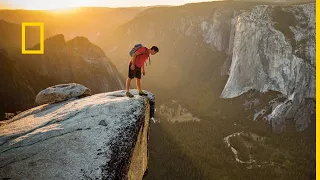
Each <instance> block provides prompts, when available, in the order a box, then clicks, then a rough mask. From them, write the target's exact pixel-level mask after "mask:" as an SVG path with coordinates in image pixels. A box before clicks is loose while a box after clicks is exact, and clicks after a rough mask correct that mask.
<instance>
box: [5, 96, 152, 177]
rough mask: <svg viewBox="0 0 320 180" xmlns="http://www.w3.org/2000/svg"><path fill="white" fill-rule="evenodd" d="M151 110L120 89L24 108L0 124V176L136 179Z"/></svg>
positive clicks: (148, 101)
mask: <svg viewBox="0 0 320 180" xmlns="http://www.w3.org/2000/svg"><path fill="white" fill-rule="evenodd" d="M133 94H137V92H134V93H133ZM153 114H154V95H152V94H151V93H148V97H141V96H137V95H136V96H135V97H134V98H128V97H125V91H115V92H109V93H101V94H95V95H92V96H87V97H83V98H80V97H73V98H71V99H68V100H66V101H62V102H58V103H53V104H44V105H41V106H37V107H35V108H32V109H29V110H27V111H24V112H22V113H20V114H18V115H17V116H15V117H13V119H11V120H9V121H8V122H7V123H5V124H4V125H3V126H1V127H0V179H34V180H36V179H39V180H40V179H142V177H143V176H144V174H145V172H146V169H147V164H148V149H147V144H148V130H149V120H150V117H152V116H153Z"/></svg>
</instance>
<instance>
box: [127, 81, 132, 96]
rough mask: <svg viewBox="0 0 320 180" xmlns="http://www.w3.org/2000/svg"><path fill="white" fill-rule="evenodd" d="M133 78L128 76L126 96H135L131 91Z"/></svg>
mask: <svg viewBox="0 0 320 180" xmlns="http://www.w3.org/2000/svg"><path fill="white" fill-rule="evenodd" d="M131 80H132V79H130V78H127V81H126V96H128V97H133V95H132V94H131V93H130V92H129V88H130V83H131Z"/></svg>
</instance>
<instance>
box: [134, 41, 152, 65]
mask: <svg viewBox="0 0 320 180" xmlns="http://www.w3.org/2000/svg"><path fill="white" fill-rule="evenodd" d="M141 47H143V46H142V44H136V45H134V47H133V48H132V49H131V51H130V52H129V54H130V56H131V57H132V56H133V54H134V53H135V52H136V51H137V50H138V49H139V48H141ZM138 56H139V55H138ZM150 64H151V63H150V56H149V65H150ZM146 65H147V63H146Z"/></svg>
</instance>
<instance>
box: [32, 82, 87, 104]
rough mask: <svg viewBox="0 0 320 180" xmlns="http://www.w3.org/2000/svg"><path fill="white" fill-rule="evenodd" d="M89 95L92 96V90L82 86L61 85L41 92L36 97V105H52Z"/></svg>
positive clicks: (73, 84)
mask: <svg viewBox="0 0 320 180" xmlns="http://www.w3.org/2000/svg"><path fill="white" fill-rule="evenodd" d="M87 95H91V91H90V89H88V88H87V87H84V86H82V85H80V84H76V83H70V84H59V85H56V86H52V87H49V88H47V89H44V90H42V91H40V92H39V93H38V95H37V97H36V103H37V104H39V105H42V104H51V103H56V102H60V101H65V100H68V99H71V98H75V97H79V96H87Z"/></svg>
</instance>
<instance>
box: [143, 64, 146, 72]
mask: <svg viewBox="0 0 320 180" xmlns="http://www.w3.org/2000/svg"><path fill="white" fill-rule="evenodd" d="M142 74H143V75H146V71H145V68H144V63H143V66H142Z"/></svg>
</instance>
